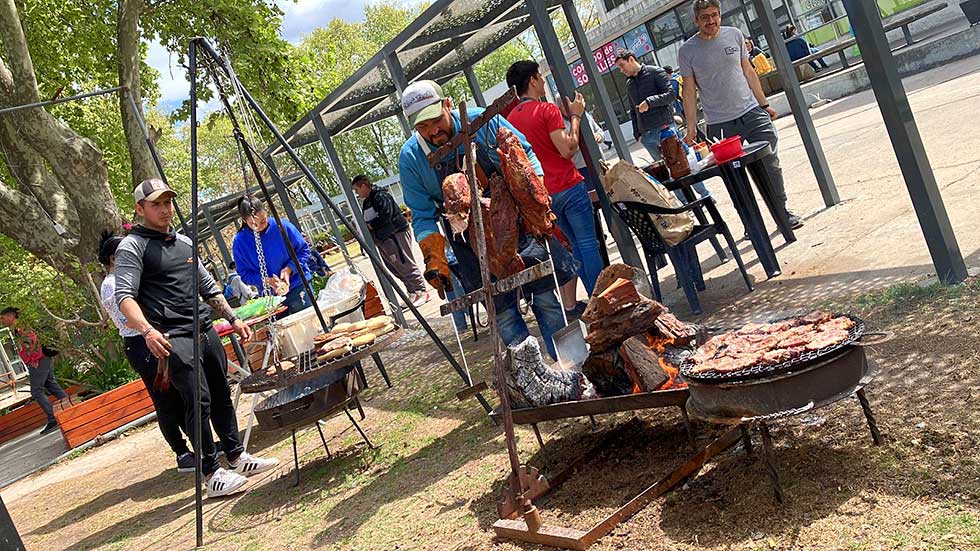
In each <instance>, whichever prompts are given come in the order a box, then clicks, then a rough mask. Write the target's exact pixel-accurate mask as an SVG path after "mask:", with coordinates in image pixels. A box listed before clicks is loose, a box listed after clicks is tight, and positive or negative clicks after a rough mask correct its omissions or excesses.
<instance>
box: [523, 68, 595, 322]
mask: <svg viewBox="0 0 980 551" xmlns="http://www.w3.org/2000/svg"><path fill="white" fill-rule="evenodd" d="M507 85H508V86H513V87H516V88H517V94H518V95H519V96H520V101H519V103H518V104H517V105H516V106H515V107H514V109H513V110H512V111H511V112H510V113H509V114H508V115H507V121H508V122H510V123H511V124H512V125H514V127H516V128H517V129H518V130H520V131H521V133H522V134H524V137H525V138H527V141H528V143H530V144H531V149H532V150H533V151H534V154H535V155H537V157H538V160H539V161H540V162H541V168H543V169H544V185H545V187H546V188H548V193H550V194H551V210H552V211H553V212H554V213H555V215H556V216H557V217H558V220H557V222H558V227H559V228H561V231H562V233H564V234H565V236H566V237H568V240H569V241H571V243H572V254H574V255H575V258H576V259H577V260H578V261H579V270H578V273H579V277H580V278H581V279H582V283H583V284H584V285H585V290H586V291H587V292H588V293H589V294H590V295H591V294H592V290H593V289H594V288H595V280H596V278H597V277H599V272H601V271H602V268H603V266H602V258H601V257H600V256H599V242H598V241H597V240H596V232H595V221H594V219H593V217H592V200H591V199H590V198H589V192H588V190H587V189H586V187H585V183H584V182H583V178H582V174H581V173H580V172H579V171H578V169H577V168H575V163H574V162H573V161H572V160H571V159H572V157H574V156H575V152H577V151H578V149H579V125H580V124H581V122H582V114H583V113H584V112H585V99H584V98H583V97H582V94H579V93H577V92H576V93H575V101H573V102H571V103H570V105H569V117H570V118H571V126H570V128H569V129H567V130H566V129H565V121H564V119H563V118H562V116H561V111H559V110H558V106H557V105H555V104H553V103H548V102H546V101H541V99H540V98H542V97H544V95H545V92H544V90H545V80H544V77H543V76H541V71H540V68H539V66H538V64H537V63H536V62H534V61H518V62H517V63H514V64H513V65H511V66H510V68H509V69H507ZM566 306H567V305H566ZM575 310H576V311H577V310H584V303H582V304H577V305H576V308H575ZM575 313H578V314H581V312H575Z"/></svg>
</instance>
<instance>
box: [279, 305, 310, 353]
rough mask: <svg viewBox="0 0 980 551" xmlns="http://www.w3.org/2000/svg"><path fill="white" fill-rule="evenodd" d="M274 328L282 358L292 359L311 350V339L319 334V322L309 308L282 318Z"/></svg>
mask: <svg viewBox="0 0 980 551" xmlns="http://www.w3.org/2000/svg"><path fill="white" fill-rule="evenodd" d="M275 328H276V336H277V338H278V340H279V351H280V352H281V354H282V357H283V358H292V357H294V356H297V355H299V354H302V353H303V352H306V351H307V350H311V349H312V348H313V337H315V336H316V334H317V333H319V332H320V320H318V319H317V317H316V310H314V309H313V308H312V307H311V308H307V309H305V310H302V311H300V312H297V313H295V314H292V315H289V316H286V317H284V318H282V319H281V320H279V321H277V322H276V323H275Z"/></svg>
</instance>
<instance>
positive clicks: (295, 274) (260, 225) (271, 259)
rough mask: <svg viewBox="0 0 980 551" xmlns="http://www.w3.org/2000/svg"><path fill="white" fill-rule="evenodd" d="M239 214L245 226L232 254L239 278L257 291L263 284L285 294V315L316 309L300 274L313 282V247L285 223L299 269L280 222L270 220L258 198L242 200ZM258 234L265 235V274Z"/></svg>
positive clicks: (263, 254) (298, 232) (263, 248)
mask: <svg viewBox="0 0 980 551" xmlns="http://www.w3.org/2000/svg"><path fill="white" fill-rule="evenodd" d="M238 213H239V214H240V215H241V217H242V222H243V223H242V227H241V229H239V230H238V233H237V234H235V241H234V243H233V244H232V255H233V256H234V257H235V265H236V266H237V267H238V275H240V276H242V281H244V282H245V283H248V284H249V285H254V286H255V287H256V288H257V289H264V287H263V284H265V285H268V286H269V288H271V289H272V292H273V293H275V294H277V295H280V296H281V295H285V296H286V301H285V302H284V303H283V306H285V307H286V312H285V315H289V314H295V313H296V312H299V311H300V310H305V309H306V308H309V307H311V306H313V301H312V300H311V297H308V296H306V289H304V288H303V280H302V279H300V275H299V270H303V273H304V274H305V275H306V279H307V281H309V279H310V270H309V267H308V266H309V264H310V246H309V245H308V244H307V243H306V240H305V239H303V234H301V233H300V231H299V230H298V229H296V226H294V225H293V224H292V223H291V222H289V221H288V220H283V221H282V227H283V229H284V230H285V231H286V236H287V237H289V242H290V243H291V244H292V246H293V249H294V250H295V251H296V257H297V258H298V259H299V267H297V266H296V265H295V264H294V263H293V259H292V258H290V256H289V250H288V249H287V248H286V242H285V241H283V238H282V233H281V232H280V231H279V227H278V226H277V225H276V221H275V220H274V219H273V220H270V219H269V215H268V214H267V213H266V211H265V205H264V204H263V203H262V201H261V200H260V199H259V198H258V197H250V196H245V197H242V198H241V199H239V200H238ZM256 233H258V234H259V235H260V236H261V243H262V256H263V257H264V260H265V273H262V270H261V269H260V267H259V254H258V248H257V247H256V243H255V234H256Z"/></svg>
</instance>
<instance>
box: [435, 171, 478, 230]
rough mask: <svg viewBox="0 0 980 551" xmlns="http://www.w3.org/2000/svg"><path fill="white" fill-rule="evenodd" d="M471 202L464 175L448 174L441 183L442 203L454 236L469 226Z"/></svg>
mask: <svg viewBox="0 0 980 551" xmlns="http://www.w3.org/2000/svg"><path fill="white" fill-rule="evenodd" d="M472 201H473V198H472V197H471V194H470V183H469V180H467V178H466V175H465V174H462V173H459V172H457V173H455V174H450V175H449V176H447V177H446V179H445V180H443V181H442V202H443V205H444V206H445V209H446V218H448V219H449V227H450V228H452V231H453V234H454V235H456V234H460V233H463V232H464V231H466V228H467V226H469V224H470V206H471V205H472Z"/></svg>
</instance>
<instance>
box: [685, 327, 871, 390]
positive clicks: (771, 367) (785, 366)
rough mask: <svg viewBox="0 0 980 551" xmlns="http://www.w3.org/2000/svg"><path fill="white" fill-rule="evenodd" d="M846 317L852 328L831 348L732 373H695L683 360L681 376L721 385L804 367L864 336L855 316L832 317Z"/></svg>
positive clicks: (690, 365) (686, 361) (689, 363)
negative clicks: (852, 323) (851, 323)
mask: <svg viewBox="0 0 980 551" xmlns="http://www.w3.org/2000/svg"><path fill="white" fill-rule="evenodd" d="M841 316H843V317H846V318H850V319H851V321H853V322H854V327H852V328H851V330H850V331H848V332H847V338H846V339H844V340H843V341H842V342H840V343H838V344H835V345H833V346H826V347H824V348H821V349H819V350H807V351H805V352H803V353H802V354H800V355H798V356H795V357H793V358H790V359H788V360H783V361H781V362H778V363H772V364H766V363H760V364H756V365H753V366H751V367H747V368H745V369H739V370H738V371H732V372H720V371H702V372H700V373H695V372H694V371H693V370H694V367H695V366H694V364H693V363H692V362H691V360H690V359H687V360H685V361H684V362H683V363H682V364H681V365H680V370H681V375H682V376H683V377H684V378H686V379H691V380H694V381H698V382H703V383H721V382H726V383H727V382H732V381H744V380H748V379H758V378H761V377H768V376H769V375H774V374H777V373H783V372H786V371H790V370H793V369H799V368H801V367H804V366H806V365H810V364H812V363H813V362H815V361H818V360H820V359H821V358H824V357H826V356H829V355H831V354H834V353H835V352H838V351H840V350H842V349H844V348H845V347H848V346H850V345H851V344H853V343H854V342H855V341H857V340H859V339H860V338H861V337H862V336H864V331H865V326H864V321H863V320H862V319H861V318H858V317H857V316H853V315H851V314H840V313H835V314H834V317H841ZM790 319H794V318H784V319H779V320H774V321H772V322H770V323H779V322H782V321H788V320H790Z"/></svg>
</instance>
